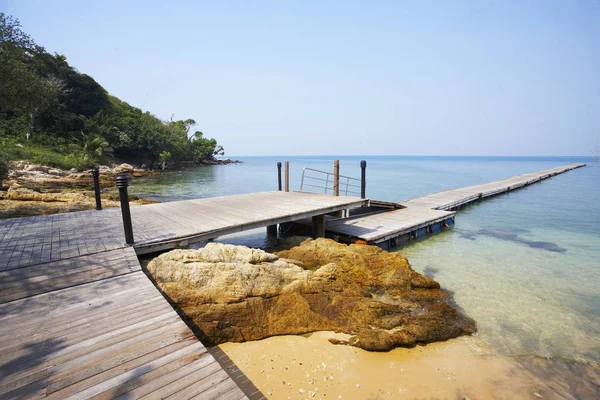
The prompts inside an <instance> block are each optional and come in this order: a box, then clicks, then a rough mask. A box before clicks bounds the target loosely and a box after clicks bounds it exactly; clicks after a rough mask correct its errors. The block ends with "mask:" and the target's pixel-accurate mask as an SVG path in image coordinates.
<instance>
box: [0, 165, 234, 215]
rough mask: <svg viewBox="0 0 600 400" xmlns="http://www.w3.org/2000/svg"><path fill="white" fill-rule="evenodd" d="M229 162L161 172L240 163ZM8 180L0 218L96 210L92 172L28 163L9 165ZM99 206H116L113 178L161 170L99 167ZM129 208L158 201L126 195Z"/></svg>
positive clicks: (175, 167)
mask: <svg viewBox="0 0 600 400" xmlns="http://www.w3.org/2000/svg"><path fill="white" fill-rule="evenodd" d="M239 163H242V161H239V160H231V159H228V158H227V159H215V160H203V161H199V162H196V161H194V162H183V163H181V162H180V163H170V164H167V165H166V168H165V170H164V171H177V170H184V169H186V168H189V167H202V166H214V165H228V164H239ZM10 166H11V169H10V171H9V176H8V179H6V180H5V181H3V182H2V186H0V219H4V218H18V217H25V216H34V215H48V214H58V213H65V212H73V211H84V210H93V209H95V208H96V202H95V197H94V191H93V190H92V189H91V188H92V187H93V181H92V171H91V170H86V171H78V170H76V169H74V168H73V169H70V170H62V169H60V168H54V167H50V166H46V165H41V164H34V163H30V162H28V161H15V162H11V163H10ZM98 169H99V178H100V186H101V191H102V194H101V198H102V207H119V206H120V203H119V196H118V194H117V192H116V188H115V184H114V179H115V176H116V175H118V174H121V173H124V174H126V175H127V176H129V178H130V179H136V178H141V177H145V176H152V175H158V174H160V173H161V172H162V171H159V170H154V169H149V168H146V167H145V166H142V167H140V168H137V167H134V166H132V165H130V164H118V165H114V166H112V167H109V166H106V165H101V166H100V167H99V168H98ZM129 200H130V202H131V205H143V204H152V203H158V201H154V200H148V199H144V198H140V197H138V196H135V195H131V194H130V195H129Z"/></svg>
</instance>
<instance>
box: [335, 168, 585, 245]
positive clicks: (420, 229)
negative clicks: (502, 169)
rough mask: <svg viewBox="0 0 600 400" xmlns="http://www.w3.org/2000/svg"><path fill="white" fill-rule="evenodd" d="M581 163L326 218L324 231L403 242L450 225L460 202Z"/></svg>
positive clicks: (378, 241)
mask: <svg viewBox="0 0 600 400" xmlns="http://www.w3.org/2000/svg"><path fill="white" fill-rule="evenodd" d="M583 166H585V164H574V165H567V166H564V167H556V168H550V169H547V170H544V171H539V172H532V173H529V174H524V175H519V176H515V177H512V178H508V179H503V180H500V181H495V182H490V183H485V184H481V185H474V186H469V187H465V188H460V189H453V190H445V191H443V192H438V193H434V194H430V195H428V196H423V197H418V198H415V199H412V200H408V201H403V202H400V203H398V206H399V207H402V208H401V209H398V210H393V211H387V212H381V213H376V214H370V215H364V216H361V215H358V216H355V217H351V218H341V219H330V220H328V221H327V226H326V228H327V231H328V232H329V234H330V235H341V236H344V237H346V238H349V239H350V240H351V241H354V240H364V241H366V242H368V243H372V244H378V245H380V246H381V247H383V248H384V249H388V248H393V247H396V246H398V245H401V244H405V243H406V242H408V241H409V240H411V239H415V238H419V237H422V236H425V235H426V234H428V233H432V232H436V231H438V230H440V229H441V228H443V227H444V226H447V225H453V224H454V217H455V212H454V211H453V210H457V209H458V208H460V207H461V206H463V205H466V204H469V203H472V202H474V201H478V200H480V199H483V198H486V197H490V196H494V195H497V194H500V193H505V192H508V191H511V190H514V189H518V188H521V187H524V186H527V185H530V184H532V183H535V182H539V181H541V180H544V179H547V178H550V177H552V176H555V175H558V174H562V173H564V172H567V171H570V170H573V169H575V168H580V167H583Z"/></svg>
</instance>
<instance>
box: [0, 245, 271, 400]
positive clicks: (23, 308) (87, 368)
mask: <svg viewBox="0 0 600 400" xmlns="http://www.w3.org/2000/svg"><path fill="white" fill-rule="evenodd" d="M0 293H1V295H0V303H1V304H0V322H1V323H0V398H2V399H22V398H48V399H70V398H73V399H84V398H91V397H94V398H98V399H99V398H104V399H109V398H111V399H112V398H116V397H119V396H120V397H121V398H138V397H142V396H147V398H165V397H168V396H171V397H173V398H191V397H193V396H198V398H206V399H209V398H222V399H245V398H248V397H247V396H246V395H245V394H244V392H242V390H241V389H240V387H238V385H237V384H236V382H234V381H233V380H232V379H231V377H230V376H229V375H228V374H227V372H226V371H224V370H223V368H222V367H221V365H220V364H219V363H218V362H217V361H216V360H215V358H214V357H213V356H212V355H211V354H210V353H209V352H208V351H207V349H206V348H205V347H204V346H203V345H202V343H200V342H199V341H198V339H196V337H195V336H194V334H193V333H192V331H191V330H190V329H189V328H188V327H187V326H186V324H185V323H184V322H183V321H182V320H181V318H180V317H179V315H178V314H177V313H176V312H175V310H174V309H173V307H171V305H170V304H169V303H168V302H167V301H166V300H165V298H164V297H163V296H162V295H161V294H160V293H159V291H158V290H157V289H156V288H155V287H154V285H153V284H152V282H150V280H149V279H148V278H147V277H146V275H145V274H144V272H143V271H142V270H141V267H140V264H139V262H138V260H137V256H136V254H135V252H134V250H133V249H131V248H122V249H117V250H111V251H107V252H101V253H97V254H93V255H89V256H83V257H77V258H74V259H65V260H60V261H55V262H50V263H46V264H38V265H33V266H29V267H23V268H20V269H16V270H8V271H3V272H1V273H0ZM251 391H252V390H251ZM253 392H257V391H256V390H255V389H254V390H253ZM258 394H259V393H258ZM256 397H262V396H261V395H260V394H259V396H256Z"/></svg>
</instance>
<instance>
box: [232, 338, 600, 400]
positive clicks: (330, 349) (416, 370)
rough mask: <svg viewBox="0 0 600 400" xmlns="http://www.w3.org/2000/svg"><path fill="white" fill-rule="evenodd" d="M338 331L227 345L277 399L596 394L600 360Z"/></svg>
mask: <svg viewBox="0 0 600 400" xmlns="http://www.w3.org/2000/svg"><path fill="white" fill-rule="evenodd" d="M330 337H337V338H347V336H345V335H339V334H338V335H336V334H334V333H333V332H316V333H314V334H311V335H306V336H278V337H271V338H267V339H264V340H259V341H253V342H246V343H225V344H222V345H220V347H221V349H222V350H223V351H224V352H225V353H226V354H227V355H228V356H229V357H230V358H231V359H232V360H233V362H235V363H236V365H237V366H238V367H239V368H240V369H241V370H242V371H243V372H244V373H245V374H246V375H247V376H248V377H249V378H250V379H251V380H252V382H253V383H254V384H255V385H256V386H257V387H258V388H259V389H260V390H261V391H262V392H263V394H264V395H265V396H267V397H268V398H269V399H395V398H400V399H467V398H468V399H473V400H474V399H539V398H544V399H564V398H566V399H575V398H577V399H594V398H599V397H598V396H599V394H600V392H599V390H600V389H599V388H600V376H599V373H598V366H597V365H594V364H590V363H587V364H586V363H576V362H573V361H564V360H546V359H540V358H533V357H502V356H498V355H491V350H490V349H489V348H487V347H486V345H485V343H483V342H482V341H481V340H479V339H478V338H477V337H462V338H458V339H453V340H450V341H448V342H443V343H432V344H428V345H427V346H417V347H414V348H410V349H407V348H398V349H395V350H392V351H390V352H382V353H377V352H367V351H364V350H361V349H357V348H354V347H351V346H346V345H332V344H331V343H329V341H328V338H330Z"/></svg>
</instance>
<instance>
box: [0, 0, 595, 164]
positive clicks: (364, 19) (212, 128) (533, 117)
mask: <svg viewBox="0 0 600 400" xmlns="http://www.w3.org/2000/svg"><path fill="white" fill-rule="evenodd" d="M0 10H1V11H3V12H5V13H7V14H11V15H13V16H15V17H17V18H19V19H20V20H21V23H22V25H23V29H24V30H25V31H26V32H28V33H29V34H31V35H32V36H33V37H34V39H35V40H36V41H37V42H38V43H39V44H41V45H43V46H45V47H46V49H48V50H49V51H52V52H58V53H61V54H65V55H66V56H67V59H68V61H69V63H70V64H71V65H73V66H74V67H76V68H77V69H78V70H79V71H81V72H84V73H87V74H89V75H91V76H92V77H94V78H95V79H96V80H97V81H98V82H99V83H100V84H101V85H103V86H104V87H105V88H106V89H107V90H108V91H109V92H110V93H111V94H114V95H116V96H118V97H119V98H121V99H122V100H125V101H127V102H128V103H130V104H132V105H134V106H137V107H140V108H142V109H143V110H148V111H150V112H152V113H153V114H155V115H157V116H158V117H160V118H162V119H168V118H170V117H171V115H172V114H174V115H175V118H176V119H186V118H193V119H195V120H196V121H197V122H198V127H197V129H200V130H202V131H203V132H204V133H205V135H206V136H209V137H215V138H217V140H218V141H219V142H220V143H221V144H223V145H224V147H225V150H226V152H227V154H228V155H234V156H235V155H313V154H320V155H590V154H591V152H592V151H593V149H594V148H595V147H596V146H598V145H599V144H600V1H598V0H562V1H549V0H541V1H514V2H513V1H503V0H496V1H490V0H487V1H486V0H481V1H470V2H462V1H454V0H452V1H433V2H423V1H412V2H401V1H389V2H381V1H372V2H367V1H362V2H351V1H339V2H333V1H316V2H310V1H294V2H291V1H273V2H261V1H240V2H229V1H214V2H210V3H209V2H200V1H189V2H182V1H165V0H163V1H159V2H157V1H149V0H145V1H139V2H133V1H126V0H121V1H82V0H78V1H61V0H54V1H28V0H0Z"/></svg>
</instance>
